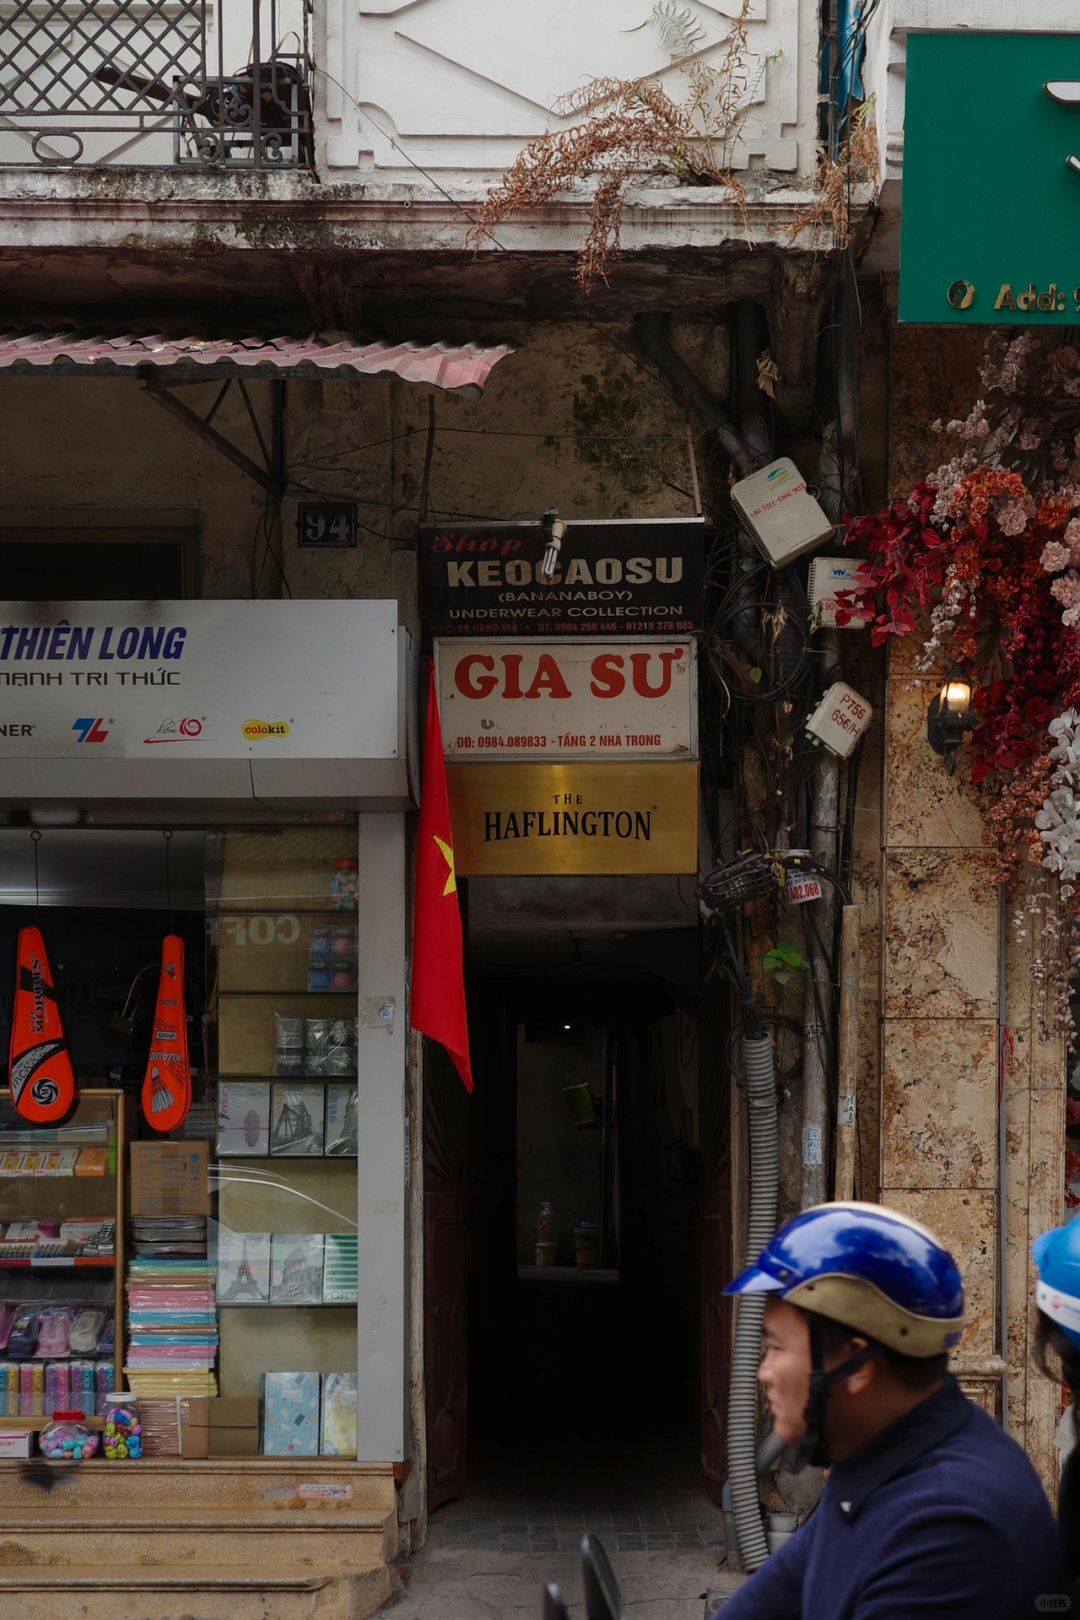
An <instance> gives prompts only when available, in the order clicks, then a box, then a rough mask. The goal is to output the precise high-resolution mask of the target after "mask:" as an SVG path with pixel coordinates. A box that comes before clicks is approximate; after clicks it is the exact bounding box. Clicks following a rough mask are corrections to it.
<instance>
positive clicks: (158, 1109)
mask: <svg viewBox="0 0 1080 1620" xmlns="http://www.w3.org/2000/svg"><path fill="white" fill-rule="evenodd" d="M142 1108H143V1114H144V1116H145V1118H146V1121H147V1123H148V1124H149V1125H152V1126H153V1128H154V1130H155V1131H175V1130H176V1129H177V1128H178V1127H179V1126H180V1125H182V1124H183V1123H184V1121H185V1119H187V1117H188V1112H189V1110H190V1108H191V1063H190V1062H189V1060H188V1038H187V1012H186V1010H185V1007H184V942H183V940H182V939H181V938H180V936H179V935H178V934H167V935H166V936H165V939H164V941H163V943H162V946H161V978H160V980H159V981H158V995H157V1006H156V1007H155V1008H154V1028H153V1034H152V1036H151V1039H150V1056H149V1058H148V1059H147V1063H146V1075H145V1077H144V1079H143V1083H142Z"/></svg>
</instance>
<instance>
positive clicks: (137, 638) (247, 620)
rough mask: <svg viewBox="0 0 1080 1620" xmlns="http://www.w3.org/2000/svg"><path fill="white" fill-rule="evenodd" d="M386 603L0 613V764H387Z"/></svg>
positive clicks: (394, 692)
mask: <svg viewBox="0 0 1080 1620" xmlns="http://www.w3.org/2000/svg"><path fill="white" fill-rule="evenodd" d="M398 685H399V668H398V647H397V612H396V605H395V603H393V602H330V601H293V602H277V601H275V602H264V601H258V602H244V601H240V602H6V603H0V758H7V759H11V758H20V759H66V758H71V759H74V758H83V757H85V756H87V755H91V756H93V757H95V758H97V759H109V758H113V759H128V760H130V759H147V760H149V759H160V760H164V759H166V758H184V759H186V760H188V761H197V760H237V759H248V758H267V757H269V758H275V759H345V760H348V759H393V758H395V757H396V756H397V754H398V751H399V726H398Z"/></svg>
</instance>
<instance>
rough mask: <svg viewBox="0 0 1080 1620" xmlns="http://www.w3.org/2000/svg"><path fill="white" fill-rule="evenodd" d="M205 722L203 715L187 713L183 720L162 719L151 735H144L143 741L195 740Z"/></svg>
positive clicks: (198, 736) (173, 741) (181, 741)
mask: <svg viewBox="0 0 1080 1620" xmlns="http://www.w3.org/2000/svg"><path fill="white" fill-rule="evenodd" d="M205 724H206V716H205V715H195V714H189V715H186V716H185V717H184V719H183V720H172V719H168V720H163V721H162V722H161V724H160V725H159V726H158V728H157V731H156V732H155V733H154V735H153V736H152V737H144V738H143V742H144V743H183V742H197V741H198V739H199V738H200V737H201V736H202V733H203V727H204V725H205Z"/></svg>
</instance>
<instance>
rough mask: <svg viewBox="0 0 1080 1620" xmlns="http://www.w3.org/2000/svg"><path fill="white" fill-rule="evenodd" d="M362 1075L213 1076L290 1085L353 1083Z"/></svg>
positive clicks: (267, 1084) (219, 1078)
mask: <svg viewBox="0 0 1080 1620" xmlns="http://www.w3.org/2000/svg"><path fill="white" fill-rule="evenodd" d="M359 1078H360V1076H359V1075H358V1074H218V1075H215V1076H213V1079H214V1080H215V1081H220V1080H241V1081H244V1082H246V1083H247V1084H249V1085H266V1086H288V1085H297V1086H298V1085H300V1084H304V1085H311V1086H317V1085H322V1084H326V1085H331V1086H336V1085H342V1086H348V1085H353V1084H355V1082H356V1081H357V1080H359Z"/></svg>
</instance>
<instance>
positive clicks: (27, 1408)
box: [19, 1361, 45, 1417]
mask: <svg viewBox="0 0 1080 1620" xmlns="http://www.w3.org/2000/svg"><path fill="white" fill-rule="evenodd" d="M44 1413H45V1369H44V1367H43V1366H42V1365H41V1363H40V1361H38V1362H27V1364H26V1365H25V1366H24V1367H22V1368H21V1369H20V1371H19V1416H20V1417H43V1416H44Z"/></svg>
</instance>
